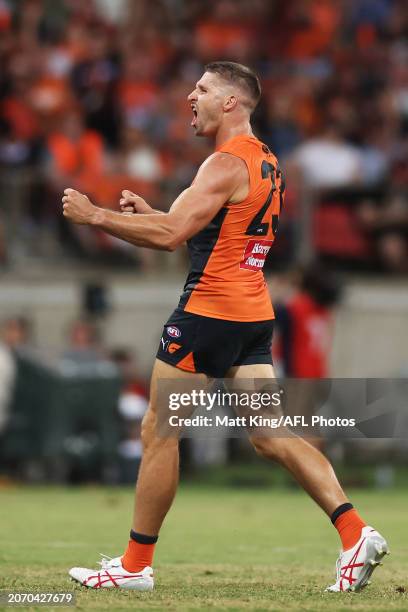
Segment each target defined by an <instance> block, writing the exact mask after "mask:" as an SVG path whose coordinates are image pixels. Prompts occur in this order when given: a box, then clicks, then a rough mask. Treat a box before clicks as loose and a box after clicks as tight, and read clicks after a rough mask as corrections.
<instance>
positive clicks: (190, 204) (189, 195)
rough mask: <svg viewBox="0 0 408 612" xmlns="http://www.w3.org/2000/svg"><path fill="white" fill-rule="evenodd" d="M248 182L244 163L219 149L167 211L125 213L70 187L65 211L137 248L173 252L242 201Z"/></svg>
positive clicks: (65, 194) (66, 197)
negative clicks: (230, 204) (227, 207)
mask: <svg viewBox="0 0 408 612" xmlns="http://www.w3.org/2000/svg"><path fill="white" fill-rule="evenodd" d="M248 182H249V179H248V170H247V167H246V165H245V162H244V161H242V160H241V159H239V158H238V157H235V156H233V155H230V154H228V153H215V154H214V155H211V156H210V157H209V158H208V159H207V160H206V161H205V162H204V164H203V165H202V166H201V168H200V169H199V171H198V173H197V176H196V178H195V180H194V182H193V184H192V185H191V186H190V187H189V188H188V189H186V190H185V191H183V192H182V193H181V194H180V195H179V197H178V198H177V199H176V201H175V202H174V203H173V205H172V206H171V208H170V210H169V212H167V213H164V214H161V215H157V214H153V213H148V214H142V215H130V216H124V215H123V214H121V213H117V212H114V211H112V210H106V209H102V208H98V207H96V206H94V205H93V204H92V203H91V202H90V201H89V199H88V198H87V197H86V196H85V195H83V194H81V193H79V192H77V191H75V190H73V189H66V190H65V192H64V197H63V199H62V200H63V209H64V212H63V214H64V216H65V217H67V218H68V219H69V220H71V221H73V222H74V223H81V224H87V225H93V226H94V227H98V228H99V229H102V230H104V231H106V232H107V233H108V234H111V235H112V236H116V237H117V238H120V239H122V240H125V241H127V242H129V243H131V244H134V245H136V246H143V247H148V248H152V249H159V250H168V251H174V250H175V249H176V248H177V247H178V246H180V245H181V244H183V243H184V242H185V241H186V240H188V239H189V238H191V237H192V236H194V235H195V234H197V233H198V232H199V231H201V230H202V229H203V228H204V227H206V225H208V223H209V222H210V221H211V219H213V218H214V216H215V215H216V214H217V212H218V211H219V210H220V209H221V208H222V206H223V205H224V204H225V203H227V202H236V201H240V200H241V199H244V198H245V197H246V195H247V192H248Z"/></svg>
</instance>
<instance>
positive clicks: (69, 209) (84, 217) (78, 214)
mask: <svg viewBox="0 0 408 612" xmlns="http://www.w3.org/2000/svg"><path fill="white" fill-rule="evenodd" d="M62 209H63V215H64V217H66V218H67V219H69V220H70V221H72V222H73V223H80V224H82V225H87V224H89V223H91V222H92V219H93V216H94V214H95V211H96V206H94V205H93V204H92V202H91V201H90V199H89V198H88V197H87V196H86V195H84V194H83V193H79V191H76V190H75V189H65V191H64V196H63V198H62Z"/></svg>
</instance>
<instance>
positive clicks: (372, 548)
mask: <svg viewBox="0 0 408 612" xmlns="http://www.w3.org/2000/svg"><path fill="white" fill-rule="evenodd" d="M389 554H390V551H389V550H388V544H387V542H386V541H385V540H384V538H383V537H382V535H381V534H379V533H378V531H376V530H375V529H373V528H372V527H369V526H368V525H367V526H366V527H363V529H362V530H361V537H360V539H359V541H358V542H357V544H355V546H353V548H350V549H349V550H344V551H342V552H341V553H340V556H339V558H338V559H337V563H336V574H337V576H336V582H335V583H334V584H332V585H331V586H329V587H327V589H326V591H331V592H332V593H340V592H343V591H360V590H361V589H363V588H364V587H365V586H367V585H368V584H370V581H369V578H370V576H371V574H372V573H373V571H374V570H375V568H376V567H377V566H378V565H382V563H381V559H382V558H383V557H384V555H389Z"/></svg>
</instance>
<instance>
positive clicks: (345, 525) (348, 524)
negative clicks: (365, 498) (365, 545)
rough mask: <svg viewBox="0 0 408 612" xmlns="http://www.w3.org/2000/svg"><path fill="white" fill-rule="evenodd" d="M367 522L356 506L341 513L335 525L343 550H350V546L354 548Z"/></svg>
mask: <svg viewBox="0 0 408 612" xmlns="http://www.w3.org/2000/svg"><path fill="white" fill-rule="evenodd" d="M366 524H367V523H365V522H364V521H363V520H362V519H361V518H360V516H359V515H358V513H357V511H356V510H354V508H353V509H352V510H347V512H343V514H340V516H339V518H338V519H336V521H335V522H334V526H335V527H336V529H337V531H338V532H339V536H340V538H341V543H342V545H343V550H349V548H353V546H354V545H355V544H357V542H358V541H359V539H360V538H361V530H362V528H363V527H365V526H366Z"/></svg>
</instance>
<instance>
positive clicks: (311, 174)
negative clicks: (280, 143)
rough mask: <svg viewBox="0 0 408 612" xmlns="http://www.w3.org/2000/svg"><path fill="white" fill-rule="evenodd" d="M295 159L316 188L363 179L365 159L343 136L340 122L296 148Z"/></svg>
mask: <svg viewBox="0 0 408 612" xmlns="http://www.w3.org/2000/svg"><path fill="white" fill-rule="evenodd" d="M293 162H294V164H295V166H296V167H297V168H298V169H299V171H300V175H301V180H302V182H303V183H304V184H306V185H307V186H309V187H312V188H328V187H344V186H347V185H355V184H358V183H359V182H360V181H361V159H360V155H359V153H358V151H357V150H356V149H355V147H352V146H350V145H349V144H347V142H345V140H344V139H343V138H342V136H341V131H340V129H339V127H338V126H336V125H328V126H327V127H326V129H325V131H324V133H323V134H322V135H321V136H319V137H317V138H313V139H310V140H308V141H306V142H304V143H303V144H301V145H300V146H299V147H298V148H297V149H295V151H294V154H293Z"/></svg>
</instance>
